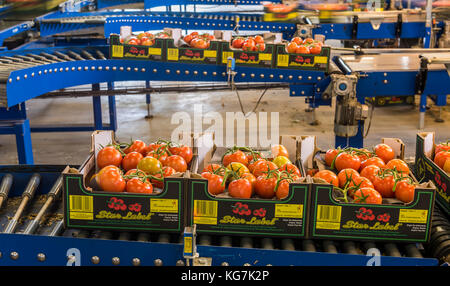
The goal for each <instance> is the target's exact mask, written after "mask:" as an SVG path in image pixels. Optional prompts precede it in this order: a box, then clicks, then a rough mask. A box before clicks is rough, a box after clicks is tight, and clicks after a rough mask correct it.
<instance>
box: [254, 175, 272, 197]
mask: <svg viewBox="0 0 450 286" xmlns="http://www.w3.org/2000/svg"><path fill="white" fill-rule="evenodd" d="M276 184H277V178H276V177H275V176H269V177H268V176H266V175H262V176H259V177H257V178H256V182H255V193H256V194H257V195H258V196H260V197H261V198H263V199H271V198H273V197H274V196H275V186H276Z"/></svg>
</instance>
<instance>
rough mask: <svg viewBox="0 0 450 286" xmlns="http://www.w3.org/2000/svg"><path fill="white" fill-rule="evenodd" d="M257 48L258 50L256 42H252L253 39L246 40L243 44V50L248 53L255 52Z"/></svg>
mask: <svg viewBox="0 0 450 286" xmlns="http://www.w3.org/2000/svg"><path fill="white" fill-rule="evenodd" d="M255 48H256V43H255V41H254V40H251V39H247V40H245V41H244V43H243V44H242V50H243V51H246V52H251V51H254V50H255Z"/></svg>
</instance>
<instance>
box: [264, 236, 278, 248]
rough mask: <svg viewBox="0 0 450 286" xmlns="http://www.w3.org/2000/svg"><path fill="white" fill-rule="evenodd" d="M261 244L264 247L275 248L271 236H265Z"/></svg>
mask: <svg viewBox="0 0 450 286" xmlns="http://www.w3.org/2000/svg"><path fill="white" fill-rule="evenodd" d="M261 246H262V248H263V249H275V247H274V245H273V239H271V238H263V239H262V240H261Z"/></svg>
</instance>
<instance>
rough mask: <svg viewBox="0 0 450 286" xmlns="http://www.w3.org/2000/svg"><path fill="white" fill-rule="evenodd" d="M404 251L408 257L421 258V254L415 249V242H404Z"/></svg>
mask: <svg viewBox="0 0 450 286" xmlns="http://www.w3.org/2000/svg"><path fill="white" fill-rule="evenodd" d="M405 251H406V255H407V256H408V257H414V258H423V256H422V254H421V253H420V251H419V249H417V247H416V245H415V244H406V245H405Z"/></svg>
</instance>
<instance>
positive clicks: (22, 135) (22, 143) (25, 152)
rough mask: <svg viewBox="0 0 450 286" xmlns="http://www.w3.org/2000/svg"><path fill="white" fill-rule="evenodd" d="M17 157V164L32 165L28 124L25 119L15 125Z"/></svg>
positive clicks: (31, 148)
mask: <svg viewBox="0 0 450 286" xmlns="http://www.w3.org/2000/svg"><path fill="white" fill-rule="evenodd" d="M14 132H15V134H16V146H17V155H18V158H19V164H29V165H33V164H34V160H33V147H32V144H31V130H30V122H29V120H28V119H25V120H24V121H23V122H22V123H18V124H15V126H14Z"/></svg>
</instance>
